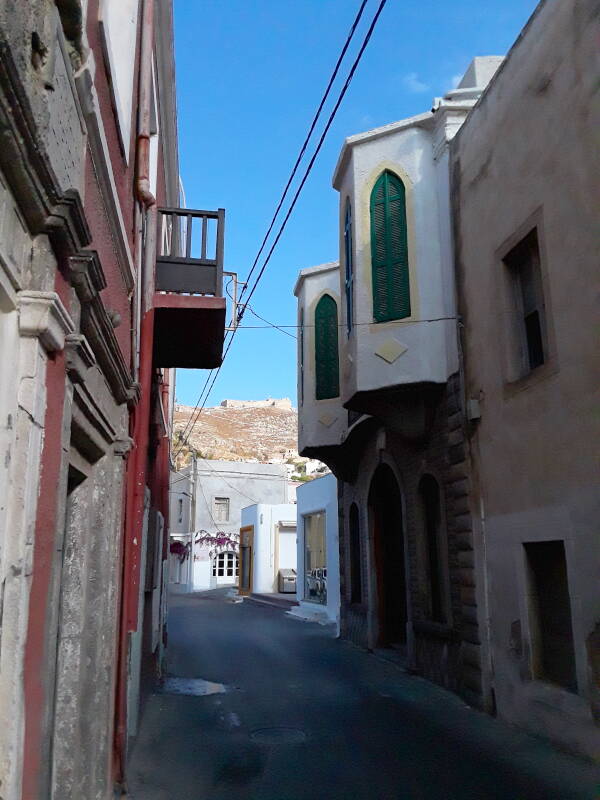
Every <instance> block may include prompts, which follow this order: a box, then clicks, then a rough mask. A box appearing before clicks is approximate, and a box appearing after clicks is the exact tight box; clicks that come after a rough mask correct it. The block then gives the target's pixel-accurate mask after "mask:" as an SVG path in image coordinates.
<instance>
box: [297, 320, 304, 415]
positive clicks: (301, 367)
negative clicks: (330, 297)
mask: <svg viewBox="0 0 600 800" xmlns="http://www.w3.org/2000/svg"><path fill="white" fill-rule="evenodd" d="M298 356H299V358H298V366H299V369H298V372H299V374H300V381H299V383H300V386H299V389H300V405H301V406H302V405H304V309H303V308H301V309H300V330H299V331H298Z"/></svg>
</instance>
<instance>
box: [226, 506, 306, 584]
mask: <svg viewBox="0 0 600 800" xmlns="http://www.w3.org/2000/svg"><path fill="white" fill-rule="evenodd" d="M240 561H241V563H240V582H239V586H240V594H244V595H247V594H273V593H277V592H279V590H280V583H279V578H280V571H281V570H286V571H289V570H293V571H294V574H295V572H296V506H295V505H293V504H291V503H281V504H269V503H257V504H256V505H253V506H248V507H247V508H244V509H243V510H242V525H241V529H240ZM288 574H289V573H288ZM286 590H287V589H284V591H286ZM290 596H291V597H292V598H295V592H291V593H290Z"/></svg>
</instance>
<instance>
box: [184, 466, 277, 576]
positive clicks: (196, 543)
mask: <svg viewBox="0 0 600 800" xmlns="http://www.w3.org/2000/svg"><path fill="white" fill-rule="evenodd" d="M191 473H193V477H190V474H191ZM287 499H288V480H287V474H286V471H285V469H284V468H283V465H279V464H261V463H258V462H245V461H210V460H207V459H197V460H196V461H195V462H193V463H192V465H191V466H190V467H187V468H186V469H184V470H181V471H180V473H173V475H172V477H171V496H170V509H171V521H172V524H171V534H172V535H171V551H172V552H171V572H170V585H171V589H172V590H173V591H203V590H205V589H214V588H216V587H217V586H220V585H225V584H229V585H233V584H235V583H236V582H237V558H238V543H239V532H240V525H241V521H242V509H243V508H244V507H245V506H248V505H250V504H254V503H257V502H262V503H275V504H277V503H286V502H287ZM174 542H181V543H182V545H183V546H187V549H188V554H187V555H186V554H184V553H183V551H182V548H181V546H180V545H177V544H174ZM175 548H178V550H179V552H181V555H179V554H178V553H177V552H176V553H173V550H174V549H175Z"/></svg>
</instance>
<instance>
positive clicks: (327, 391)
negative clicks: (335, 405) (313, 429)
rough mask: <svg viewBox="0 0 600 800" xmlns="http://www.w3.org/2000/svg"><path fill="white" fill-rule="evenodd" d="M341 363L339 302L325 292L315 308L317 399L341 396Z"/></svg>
mask: <svg viewBox="0 0 600 800" xmlns="http://www.w3.org/2000/svg"><path fill="white" fill-rule="evenodd" d="M339 372H340V364H339V348H338V312H337V303H336V302H335V300H334V299H333V297H332V296H331V295H329V294H324V295H323V297H322V298H321V299H320V300H319V302H318V303H317V307H316V309H315V373H316V374H315V381H316V398H317V400H326V399H329V398H331V397H339V394H340V376H339Z"/></svg>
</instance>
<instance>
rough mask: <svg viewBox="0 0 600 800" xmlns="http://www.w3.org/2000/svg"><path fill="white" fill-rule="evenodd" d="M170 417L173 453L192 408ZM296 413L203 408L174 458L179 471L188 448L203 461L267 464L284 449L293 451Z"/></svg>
mask: <svg viewBox="0 0 600 800" xmlns="http://www.w3.org/2000/svg"><path fill="white" fill-rule="evenodd" d="M179 409H180V410H178V411H175V413H174V418H173V439H174V445H175V450H177V449H179V442H180V441H181V433H182V432H183V430H184V428H185V426H186V424H187V422H188V420H189V418H190V415H191V414H192V412H193V408H188V407H185V406H179ZM297 436H298V414H297V412H296V411H295V410H292V411H288V410H285V409H282V408H274V407H273V408H222V407H221V406H217V407H215V408H205V409H204V410H203V411H202V413H201V414H200V416H199V417H198V420H197V422H196V424H195V425H194V428H193V431H192V433H191V435H190V436H189V441H188V444H187V446H185V447H184V448H182V450H181V453H180V455H179V457H178V459H177V467H178V468H181V467H182V466H185V464H187V463H188V462H189V457H190V452H191V451H190V448H193V449H194V450H195V451H197V452H199V453H200V454H201V455H202V456H203V457H204V458H214V459H221V460H227V461H247V460H248V459H252V458H256V459H258V460H259V461H270V460H272V459H273V458H281V457H282V455H283V454H284V453H285V451H286V450H293V451H294V452H296V448H297V446H298V445H297Z"/></svg>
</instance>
